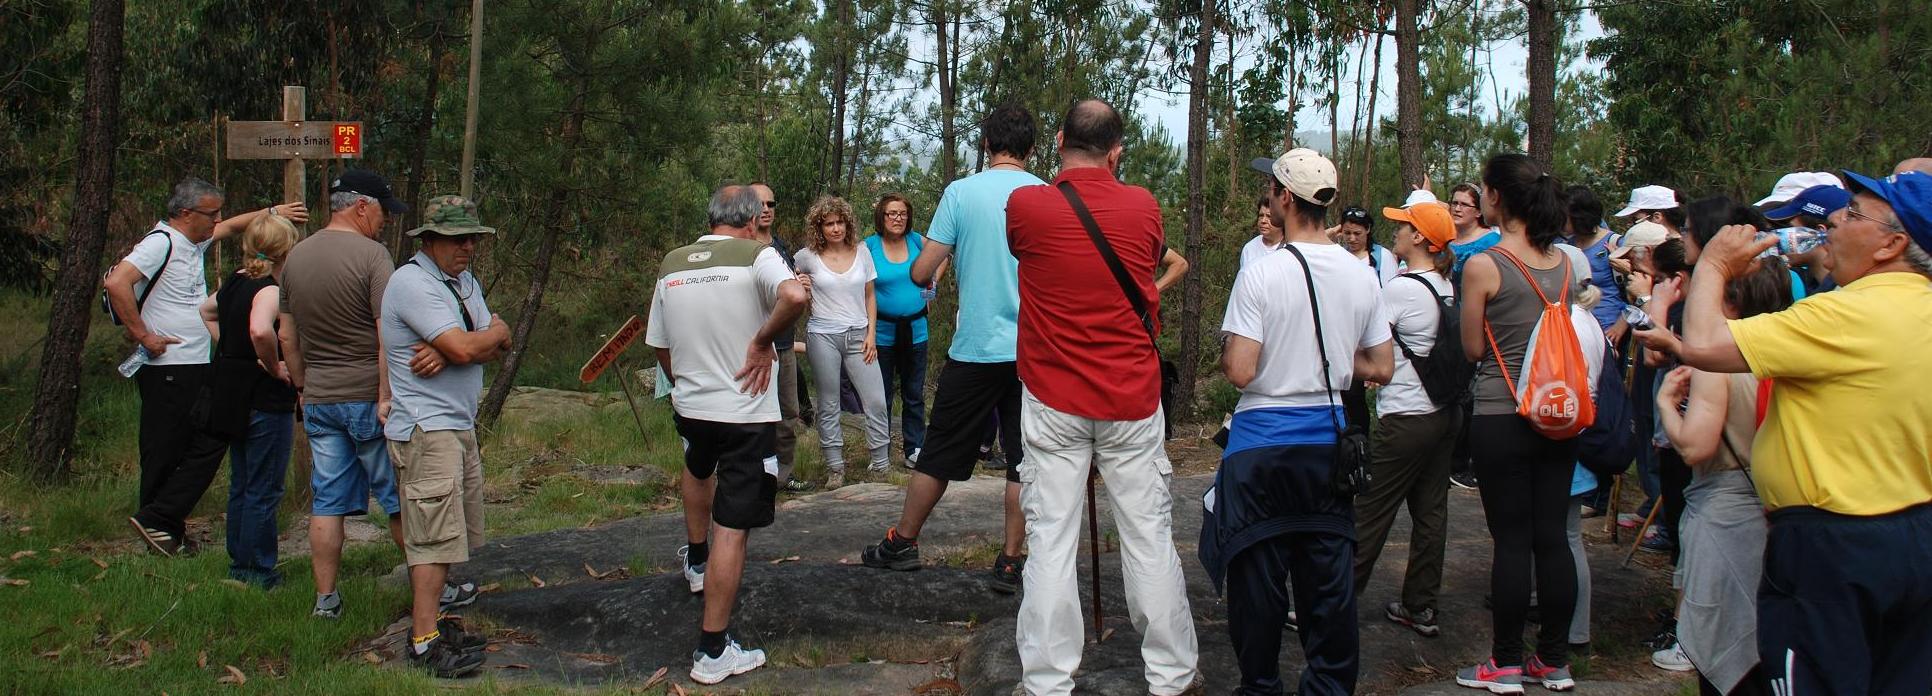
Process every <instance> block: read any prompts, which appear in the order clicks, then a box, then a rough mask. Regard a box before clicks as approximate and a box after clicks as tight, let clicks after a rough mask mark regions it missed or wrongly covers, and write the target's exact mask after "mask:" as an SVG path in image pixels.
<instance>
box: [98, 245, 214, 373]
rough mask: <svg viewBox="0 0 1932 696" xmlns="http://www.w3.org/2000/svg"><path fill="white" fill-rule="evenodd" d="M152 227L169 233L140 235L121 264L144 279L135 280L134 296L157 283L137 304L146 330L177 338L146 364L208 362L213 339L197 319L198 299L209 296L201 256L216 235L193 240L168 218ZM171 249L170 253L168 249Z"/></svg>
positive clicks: (198, 316) (137, 297) (195, 363)
mask: <svg viewBox="0 0 1932 696" xmlns="http://www.w3.org/2000/svg"><path fill="white" fill-rule="evenodd" d="M154 229H157V230H161V231H163V232H166V233H167V234H165V235H159V234H148V235H146V236H144V237H142V238H141V242H140V243H139V244H136V245H134V250H133V251H130V252H128V255H127V258H124V259H121V262H122V263H127V264H132V265H133V266H134V270H136V271H139V272H140V273H141V278H142V279H143V280H141V281H139V282H136V283H135V284H134V297H135V299H137V300H138V299H140V298H141V293H142V292H143V291H144V290H145V289H146V288H147V287H148V285H150V284H153V283H159V284H158V285H155V286H154V292H152V293H149V294H148V301H147V303H146V304H143V305H141V323H143V324H146V325H147V327H148V331H149V332H150V333H154V334H157V335H161V336H172V337H174V338H178V339H181V342H180V343H175V344H171V345H169V346H168V349H167V352H165V353H162V354H161V355H159V356H157V357H155V358H154V359H153V360H151V361H149V362H148V364H149V365H203V364H207V362H208V358H209V356H210V355H212V354H213V349H214V338H213V337H212V336H210V335H208V325H207V324H203V323H202V322H201V302H202V300H206V299H208V279H207V278H205V277H203V275H202V255H203V254H205V253H206V252H207V251H208V247H209V246H210V245H212V244H213V243H214V238H213V237H210V238H208V239H207V240H204V241H202V242H201V243H199V244H197V243H194V242H191V241H188V237H187V235H184V234H182V233H181V231H180V230H177V229H175V228H174V227H172V226H169V225H168V223H166V222H156V223H154ZM170 247H173V251H169V248H170ZM163 258H166V259H167V268H165V269H163V268H162V267H161V260H162V259H163Z"/></svg>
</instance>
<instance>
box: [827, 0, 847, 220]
mask: <svg viewBox="0 0 1932 696" xmlns="http://www.w3.org/2000/svg"><path fill="white" fill-rule="evenodd" d="M851 6H852V3H851V0H838V8H837V11H838V19H837V20H836V21H837V23H836V24H835V25H833V28H832V32H833V35H834V36H836V37H837V38H836V39H835V40H834V41H833V42H832V50H833V51H834V53H833V57H832V94H831V95H830V96H831V98H832V129H831V137H832V157H831V167H830V170H829V171H828V172H827V174H828V175H827V176H825V177H824V179H825V180H826V181H827V182H829V183H831V184H836V183H838V180H839V176H838V172H839V170H840V169H842V168H844V164H845V89H846V87H847V86H848V83H849V82H850V80H851V72H852V54H851V52H852V47H851V46H849V45H847V41H846V38H847V36H848V32H847V27H848V26H849V24H850V22H851V21H852V17H851V14H850V13H849V12H847V9H848V8H850V7H851Z"/></svg>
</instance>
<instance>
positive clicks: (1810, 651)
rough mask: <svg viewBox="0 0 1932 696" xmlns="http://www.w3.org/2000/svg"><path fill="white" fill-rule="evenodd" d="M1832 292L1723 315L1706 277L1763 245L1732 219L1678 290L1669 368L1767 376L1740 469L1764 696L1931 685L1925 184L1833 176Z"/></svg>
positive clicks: (1929, 281) (1718, 285) (1740, 267)
mask: <svg viewBox="0 0 1932 696" xmlns="http://www.w3.org/2000/svg"><path fill="white" fill-rule="evenodd" d="M1845 176H1846V178H1847V180H1848V181H1849V182H1850V183H1851V190H1852V192H1853V194H1854V196H1853V199H1852V203H1851V205H1850V206H1848V207H1847V208H1845V209H1843V210H1840V211H1839V212H1837V213H1834V214H1833V215H1832V217H1831V231H1830V234H1829V238H1828V241H1827V245H1828V246H1829V247H1830V251H1831V259H1832V279H1833V280H1835V281H1837V282H1838V284H1839V285H1840V286H1841V287H1840V288H1839V289H1838V290H1836V291H1833V292H1830V293H1825V294H1822V295H1817V296H1815V297H1811V298H1808V299H1806V300H1805V301H1803V302H1800V303H1798V304H1795V305H1792V307H1791V308H1790V309H1787V310H1785V311H1782V312H1775V313H1771V314H1763V315H1759V316H1756V317H1751V318H1749V319H1739V320H1733V321H1727V320H1726V319H1725V318H1724V314H1723V294H1724V284H1725V283H1726V282H1727V281H1728V280H1729V279H1731V278H1734V277H1736V276H1738V275H1740V274H1742V273H1744V272H1746V271H1747V270H1749V269H1750V268H1751V267H1752V266H1753V265H1754V264H1755V263H1756V261H1755V258H1756V256H1757V255H1758V253H1759V252H1762V251H1764V250H1766V249H1768V248H1770V247H1771V246H1772V244H1774V243H1775V239H1774V238H1772V237H1770V236H1768V235H1767V236H1765V237H1763V238H1757V237H1756V235H1757V233H1758V231H1757V230H1755V229H1753V228H1751V227H1749V226H1744V225H1739V226H1731V227H1726V228H1724V230H1723V231H1721V232H1719V233H1718V236H1717V237H1716V238H1715V239H1713V240H1712V241H1711V243H1710V244H1709V245H1707V246H1706V247H1705V248H1704V253H1703V256H1702V257H1701V258H1700V259H1699V260H1698V264H1697V270H1696V272H1695V273H1693V274H1692V277H1691V281H1690V291H1689V300H1688V303H1687V305H1686V309H1685V318H1684V337H1683V339H1682V342H1681V344H1679V343H1678V342H1677V341H1676V340H1674V339H1671V338H1669V337H1668V336H1659V335H1657V332H1655V331H1653V332H1648V333H1647V335H1645V336H1644V337H1643V338H1644V340H1645V343H1647V344H1652V345H1655V346H1665V347H1671V348H1675V349H1676V351H1677V353H1678V357H1679V358H1680V359H1681V360H1682V361H1683V362H1684V363H1685V364H1687V365H1690V366H1692V367H1695V368H1698V369H1701V370H1706V371H1712V372H1750V373H1751V374H1752V375H1754V376H1757V377H1759V378H1764V379H1770V380H1772V381H1773V387H1772V390H1771V398H1770V404H1769V410H1768V411H1767V412H1766V414H1765V418H1764V424H1763V425H1762V427H1761V428H1760V429H1759V430H1758V435H1757V439H1756V440H1755V442H1754V443H1753V444H1754V446H1753V448H1752V456H1751V474H1752V476H1753V478H1754V479H1755V481H1756V483H1757V488H1758V494H1759V496H1760V497H1762V498H1763V499H1764V504H1765V507H1766V508H1767V509H1769V510H1770V513H1771V516H1770V518H1771V529H1770V536H1769V538H1768V540H1767V542H1766V544H1765V559H1764V582H1763V584H1762V585H1761V588H1760V590H1759V592H1758V647H1759V656H1760V658H1761V660H1762V662H1761V663H1760V665H1759V669H1760V670H1761V671H1762V674H1763V675H1764V676H1765V677H1766V678H1768V679H1769V680H1770V684H1769V686H1771V687H1772V691H1773V692H1774V693H1802V694H1914V695H1916V694H1923V693H1927V692H1932V670H1928V669H1926V665H1927V664H1932V372H1928V371H1927V370H1926V369H1925V365H1924V364H1923V357H1922V356H1923V355H1924V354H1925V350H1926V346H1928V345H1932V254H1928V251H1932V175H1927V174H1924V173H1921V172H1907V173H1904V174H1897V175H1893V176H1891V177H1888V178H1886V179H1882V180H1879V179H1872V178H1869V177H1865V176H1861V175H1859V174H1855V173H1852V172H1849V171H1847V172H1845Z"/></svg>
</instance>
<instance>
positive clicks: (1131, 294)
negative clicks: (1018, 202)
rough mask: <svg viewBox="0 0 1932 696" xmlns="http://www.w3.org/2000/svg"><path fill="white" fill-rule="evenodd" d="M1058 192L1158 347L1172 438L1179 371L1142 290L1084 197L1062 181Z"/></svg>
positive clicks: (1156, 352)
mask: <svg viewBox="0 0 1932 696" xmlns="http://www.w3.org/2000/svg"><path fill="white" fill-rule="evenodd" d="M1056 188H1058V189H1060V195H1063V196H1066V197H1067V205H1069V206H1072V207H1073V214H1074V215H1075V216H1077V217H1079V218H1080V226H1081V227H1084V228H1086V230H1087V238H1088V239H1091V240H1093V246H1094V249H1096V250H1098V251H1099V252H1100V258H1101V260H1103V261H1106V262H1107V270H1109V271H1112V272H1113V274H1114V282H1116V283H1119V284H1120V292H1121V294H1124V295H1126V296H1127V304H1128V305H1131V306H1132V307H1133V308H1134V316H1136V317H1139V318H1140V327H1141V328H1142V329H1144V330H1146V331H1147V342H1148V343H1149V344H1150V345H1152V346H1153V347H1154V356H1155V358H1156V359H1159V360H1160V368H1161V406H1162V409H1161V412H1162V414H1163V415H1164V416H1165V417H1166V420H1167V422H1166V423H1165V424H1164V425H1165V426H1166V436H1167V437H1169V438H1172V437H1173V436H1174V409H1173V408H1171V405H1170V403H1169V402H1170V401H1171V400H1172V399H1173V393H1174V387H1173V383H1174V380H1175V378H1176V376H1177V375H1178V374H1179V370H1177V369H1175V368H1174V366H1173V365H1172V364H1171V363H1169V362H1168V361H1167V360H1166V359H1164V358H1160V354H1161V346H1160V338H1159V336H1158V334H1156V333H1155V332H1154V317H1153V316H1151V315H1150V314H1149V313H1148V311H1147V298H1146V297H1144V296H1142V295H1141V293H1140V289H1139V288H1137V287H1135V285H1134V276H1133V274H1130V273H1128V272H1127V267H1126V266H1124V265H1122V264H1121V263H1120V256H1119V255H1118V254H1115V253H1114V247H1113V245H1112V244H1108V243H1107V237H1106V235H1103V234H1101V233H1100V223H1099V222H1098V221H1096V220H1094V219H1093V213H1092V212H1090V211H1088V210H1087V204H1086V202H1085V201H1082V200H1080V193H1079V192H1077V191H1074V190H1073V182H1070V181H1062V182H1060V185H1059V186H1057V187H1056Z"/></svg>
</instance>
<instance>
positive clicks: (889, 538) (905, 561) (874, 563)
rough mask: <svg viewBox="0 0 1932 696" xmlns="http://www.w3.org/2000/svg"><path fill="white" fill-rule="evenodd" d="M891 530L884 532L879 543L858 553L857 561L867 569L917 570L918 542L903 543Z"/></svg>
mask: <svg viewBox="0 0 1932 696" xmlns="http://www.w3.org/2000/svg"><path fill="white" fill-rule="evenodd" d="M896 536H897V534H896V533H894V532H893V531H891V530H887V531H886V536H885V538H884V539H880V540H879V543H877V544H873V545H871V546H867V547H865V550H864V551H861V552H859V561H860V562H862V563H864V564H865V567H867V568H889V569H891V570H918V569H919V567H920V566H921V565H923V564H921V563H920V562H919V542H917V541H904V540H901V539H898V538H895V537H896Z"/></svg>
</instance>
